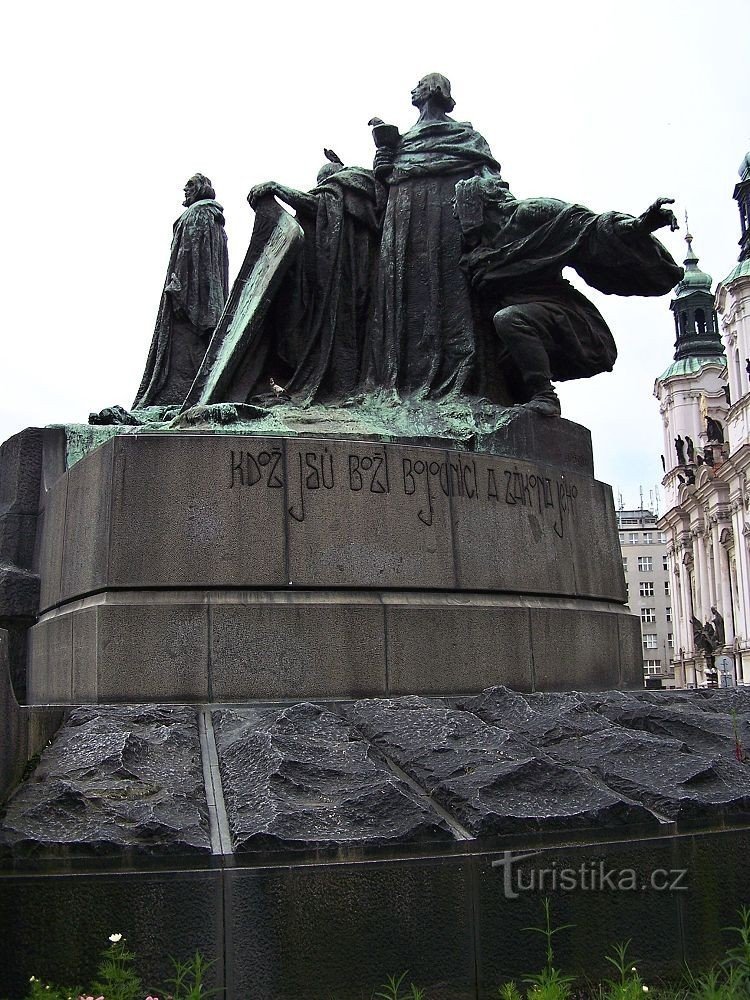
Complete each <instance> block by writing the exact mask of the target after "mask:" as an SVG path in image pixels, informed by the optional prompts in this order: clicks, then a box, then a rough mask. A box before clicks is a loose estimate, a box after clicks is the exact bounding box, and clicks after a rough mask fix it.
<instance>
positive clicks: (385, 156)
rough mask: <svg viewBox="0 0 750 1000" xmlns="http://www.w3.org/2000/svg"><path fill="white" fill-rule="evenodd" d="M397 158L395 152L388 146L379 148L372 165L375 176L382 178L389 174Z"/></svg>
mask: <svg viewBox="0 0 750 1000" xmlns="http://www.w3.org/2000/svg"><path fill="white" fill-rule="evenodd" d="M395 157H396V153H395V150H393V149H389V148H388V147H387V146H380V147H378V149H377V151H376V153H375V159H374V161H373V164H372V169H373V171H374V173H375V176H376V177H381V176H382V175H383V174H387V173H388V172H389V171H390V169H391V167H392V166H393V161H394V159H395Z"/></svg>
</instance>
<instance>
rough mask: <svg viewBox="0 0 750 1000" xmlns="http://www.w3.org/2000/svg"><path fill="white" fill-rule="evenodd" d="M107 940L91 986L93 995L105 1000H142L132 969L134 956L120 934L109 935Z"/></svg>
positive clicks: (138, 982)
mask: <svg viewBox="0 0 750 1000" xmlns="http://www.w3.org/2000/svg"><path fill="white" fill-rule="evenodd" d="M109 940H110V945H109V947H108V948H106V949H105V950H104V952H103V953H102V957H101V961H100V962H99V968H98V969H97V972H96V979H95V980H94V982H93V983H92V984H91V990H92V992H93V994H94V995H95V996H100V995H101V996H104V997H106V1000H143V987H142V986H141V981H140V979H139V978H138V976H137V975H136V974H135V971H134V969H133V962H134V960H135V955H134V954H133V952H132V951H128V949H127V948H126V947H125V939H124V938H123V936H122V934H110V936H109Z"/></svg>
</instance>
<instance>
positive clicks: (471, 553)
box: [451, 455, 588, 595]
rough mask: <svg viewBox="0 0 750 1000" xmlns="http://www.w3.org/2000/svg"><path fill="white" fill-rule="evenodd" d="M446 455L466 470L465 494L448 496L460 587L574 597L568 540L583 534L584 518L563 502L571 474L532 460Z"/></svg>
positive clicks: (583, 515)
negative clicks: (571, 536) (467, 473)
mask: <svg viewBox="0 0 750 1000" xmlns="http://www.w3.org/2000/svg"><path fill="white" fill-rule="evenodd" d="M451 457H452V458H454V459H455V461H456V462H457V463H460V465H461V467H462V468H468V469H470V473H469V475H468V476H466V477H464V478H466V479H467V480H468V482H467V484H466V485H467V486H468V487H469V489H468V492H467V490H466V489H464V491H463V495H461V494H460V493H459V492H458V491H456V492H455V493H454V495H453V497H452V518H453V532H454V537H455V551H456V566H457V571H456V572H457V579H458V581H459V586H461V587H462V588H467V589H470V590H490V591H505V592H513V591H522V592H525V593H538V594H571V595H572V594H574V593H575V572H574V567H573V565H572V562H571V559H570V546H569V544H568V541H567V536H568V534H569V533H570V532H571V531H576V530H580V529H581V524H583V523H585V521H586V519H587V518H586V515H587V512H585V511H584V512H583V513H582V512H581V511H580V510H579V506H580V505H579V506H576V504H575V502H570V501H569V500H568V498H567V496H566V494H565V490H566V489H567V488H568V479H569V476H567V475H563V474H561V473H560V471H559V470H557V469H550V468H548V467H546V466H540V465H536V464H534V463H530V462H521V461H508V460H504V459H498V458H490V457H486V456H461V457H459V456H457V455H456V456H451ZM576 481H577V480H576ZM561 503H562V506H561ZM586 530H587V533H588V528H587V529H586Z"/></svg>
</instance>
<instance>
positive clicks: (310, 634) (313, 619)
mask: <svg viewBox="0 0 750 1000" xmlns="http://www.w3.org/2000/svg"><path fill="white" fill-rule="evenodd" d="M266 600H267V601H268V602H267V603H266ZM266 600H258V601H252V600H248V602H247V603H244V604H231V605H230V604H221V603H216V604H213V605H212V606H211V685H212V695H213V698H214V700H217V701H224V700H227V701H232V700H237V699H239V700H247V699H251V698H267V699H274V698H309V697H317V698H325V697H326V696H340V695H342V694H343V693H344V692H347V693H349V694H350V695H351V696H352V697H362V696H366V695H368V694H373V693H377V692H381V691H383V690H385V636H384V629H383V609H382V608H381V607H380V605H379V603H378V602H377V601H374V602H373V601H370V602H367V603H361V602H357V601H351V600H347V598H346V597H345V596H342V597H340V598H339V597H337V596H336V595H330V596H329V599H328V600H327V599H326V598H325V596H324V595H321V596H320V597H319V598H316V597H315V596H314V595H313V596H312V599H311V600H309V601H295V600H294V599H293V595H288V596H287V595H283V594H280V595H278V598H277V599H276V600H274V599H273V596H272V595H266Z"/></svg>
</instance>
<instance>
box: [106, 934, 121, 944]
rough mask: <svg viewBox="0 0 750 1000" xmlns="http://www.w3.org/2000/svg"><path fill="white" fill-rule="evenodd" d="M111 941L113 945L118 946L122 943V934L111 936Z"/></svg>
mask: <svg viewBox="0 0 750 1000" xmlns="http://www.w3.org/2000/svg"><path fill="white" fill-rule="evenodd" d="M109 940H110V941H111V942H112V944H117V942H118V941H122V934H110V935H109Z"/></svg>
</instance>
